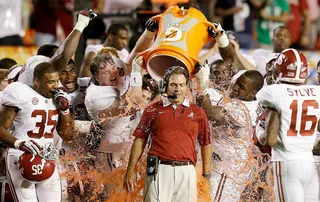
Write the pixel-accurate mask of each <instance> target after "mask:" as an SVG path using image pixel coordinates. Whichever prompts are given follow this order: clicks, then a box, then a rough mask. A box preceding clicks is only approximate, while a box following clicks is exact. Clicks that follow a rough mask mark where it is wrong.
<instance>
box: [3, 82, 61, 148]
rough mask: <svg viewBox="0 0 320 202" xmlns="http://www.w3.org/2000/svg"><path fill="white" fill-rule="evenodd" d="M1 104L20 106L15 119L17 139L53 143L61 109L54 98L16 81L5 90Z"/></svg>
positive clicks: (14, 133)
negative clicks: (57, 106) (44, 95)
mask: <svg viewBox="0 0 320 202" xmlns="http://www.w3.org/2000/svg"><path fill="white" fill-rule="evenodd" d="M1 104H2V105H6V106H12V107H17V108H19V111H18V113H17V115H16V117H15V118H14V121H13V126H14V131H13V135H14V136H15V137H16V138H17V139H23V140H29V139H33V140H34V141H36V142H37V143H38V144H41V145H45V144H47V143H49V142H51V143H53V135H54V130H55V128H56V125H57V123H58V117H59V111H58V109H57V108H56V106H55V105H54V103H53V100H52V98H45V97H43V96H42V95H40V94H39V93H37V92H36V91H35V90H33V89H32V88H31V87H29V86H28V85H25V84H23V83H20V82H15V83H12V84H10V85H9V86H8V87H7V88H6V89H5V90H4V91H3V98H2V101H1Z"/></svg>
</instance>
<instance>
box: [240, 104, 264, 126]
mask: <svg viewBox="0 0 320 202" xmlns="http://www.w3.org/2000/svg"><path fill="white" fill-rule="evenodd" d="M242 102H243V104H245V105H246V107H247V108H248V110H249V114H250V119H251V124H252V126H253V127H255V126H256V123H257V119H258V114H260V110H262V109H261V108H260V107H259V102H258V100H254V101H250V102H247V101H242Z"/></svg>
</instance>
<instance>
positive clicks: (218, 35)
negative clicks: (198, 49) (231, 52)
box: [208, 23, 229, 48]
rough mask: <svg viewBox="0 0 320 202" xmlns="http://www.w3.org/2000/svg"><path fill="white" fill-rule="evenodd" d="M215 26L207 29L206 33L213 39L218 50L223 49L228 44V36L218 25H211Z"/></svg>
mask: <svg viewBox="0 0 320 202" xmlns="http://www.w3.org/2000/svg"><path fill="white" fill-rule="evenodd" d="M213 25H214V26H215V27H214V28H213V27H208V33H209V35H210V36H211V37H213V38H215V40H216V42H217V43H218V46H219V47H220V48H225V47H226V46H227V45H228V44H229V39H228V36H227V35H226V33H225V31H224V30H223V29H222V27H221V25H220V23H213Z"/></svg>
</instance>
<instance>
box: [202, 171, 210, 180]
mask: <svg viewBox="0 0 320 202" xmlns="http://www.w3.org/2000/svg"><path fill="white" fill-rule="evenodd" d="M202 176H203V177H204V178H206V179H208V180H209V179H210V178H211V174H206V173H203V174H202Z"/></svg>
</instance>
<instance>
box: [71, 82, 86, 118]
mask: <svg viewBox="0 0 320 202" xmlns="http://www.w3.org/2000/svg"><path fill="white" fill-rule="evenodd" d="M90 80H91V78H90V77H85V78H78V80H77V85H78V87H77V89H76V90H75V91H73V92H72V93H68V95H69V105H70V110H71V111H72V113H74V114H75V120H88V117H87V109H86V107H85V105H84V99H85V97H86V91H87V88H88V85H89V83H90Z"/></svg>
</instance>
